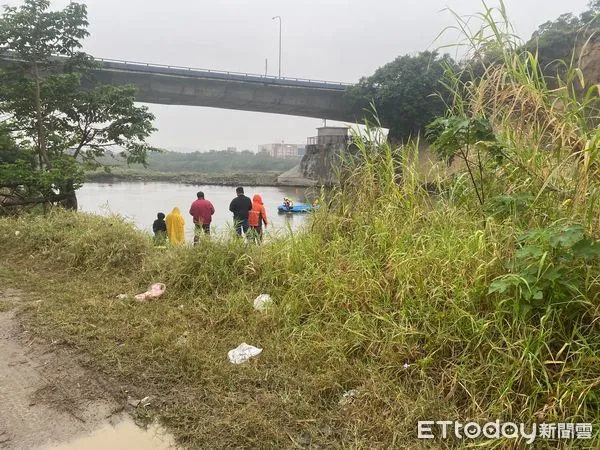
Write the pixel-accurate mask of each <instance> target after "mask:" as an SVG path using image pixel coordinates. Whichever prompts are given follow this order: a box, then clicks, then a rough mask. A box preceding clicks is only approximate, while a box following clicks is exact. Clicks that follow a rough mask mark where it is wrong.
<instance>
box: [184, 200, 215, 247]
mask: <svg viewBox="0 0 600 450" xmlns="http://www.w3.org/2000/svg"><path fill="white" fill-rule="evenodd" d="M196 197H197V199H196V200H194V203H192V206H190V215H191V216H192V218H193V221H194V227H195V230H194V245H196V243H197V242H198V235H199V233H201V232H204V234H210V223H211V222H212V216H213V214H214V213H215V207H214V206H213V204H212V203H211V202H210V201H208V200H206V199H205V198H204V192H202V191H200V192H198V193H196Z"/></svg>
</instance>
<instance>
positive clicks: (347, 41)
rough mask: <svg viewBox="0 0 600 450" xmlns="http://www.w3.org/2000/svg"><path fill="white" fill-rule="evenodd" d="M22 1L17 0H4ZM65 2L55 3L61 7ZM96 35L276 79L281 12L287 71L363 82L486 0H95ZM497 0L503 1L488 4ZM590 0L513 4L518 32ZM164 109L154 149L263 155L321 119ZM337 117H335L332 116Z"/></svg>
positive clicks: (114, 54) (119, 48)
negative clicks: (230, 149)
mask: <svg viewBox="0 0 600 450" xmlns="http://www.w3.org/2000/svg"><path fill="white" fill-rule="evenodd" d="M5 3H9V4H11V5H18V4H19V3H20V2H18V1H5ZM66 3H67V1H65V0H55V1H53V3H52V4H53V6H54V7H62V6H64V5H65V4H66ZM83 3H86V4H87V5H88V19H89V22H90V26H89V31H90V37H89V38H88V39H87V40H86V41H85V45H84V50H85V51H87V52H89V53H91V54H92V55H94V56H96V57H103V58H114V59H124V60H129V61H142V62H150V63H158V64H170V65H180V66H187V67H197V68H206V69H219V70H230V71H239V72H250V73H264V69H265V58H267V59H268V69H269V74H271V75H277V58H278V36H279V34H278V33H279V28H278V23H277V21H276V20H272V19H271V18H272V17H273V16H276V15H280V16H281V17H282V19H283V20H282V23H283V27H282V29H283V33H282V35H283V39H282V40H283V44H282V63H281V64H282V75H283V76H290V77H302V78H312V79H321V80H332V81H346V82H355V81H357V80H358V79H359V78H360V77H361V76H364V75H370V74H372V73H373V72H374V71H375V70H376V69H377V68H378V67H380V66H382V65H384V64H385V63H387V62H389V61H391V60H393V59H394V58H395V57H396V56H398V55H401V54H405V53H416V52H418V51H422V50H426V49H433V48H435V47H436V46H439V45H441V44H446V43H449V42H450V41H451V40H452V39H453V38H454V36H453V35H451V34H450V33H447V34H446V35H445V36H442V38H441V39H440V40H438V41H437V42H436V43H433V41H434V40H435V38H436V36H438V34H439V33H440V31H442V30H443V29H444V28H445V27H447V26H450V25H452V24H453V23H454V21H453V18H452V16H451V14H450V13H449V12H448V11H443V10H444V9H445V8H447V7H450V8H452V9H453V10H455V11H456V12H458V13H459V14H461V15H467V14H474V13H477V12H479V11H481V10H482V3H481V1H480V0H371V1H368V0H318V1H317V0H169V1H163V0H160V1H159V0H87V1H84V2H83ZM488 3H489V4H494V3H495V0H489V1H488ZM587 3H588V0H570V1H568V2H566V1H564V0H506V1H505V4H506V7H507V10H508V12H509V15H510V18H511V21H512V23H513V25H514V27H515V29H516V31H517V33H518V34H519V35H520V36H522V37H524V38H528V37H529V36H530V35H531V33H532V32H533V31H534V30H535V29H536V28H537V26H538V25H540V24H542V23H543V22H545V21H547V20H551V19H555V18H556V17H558V16H559V15H560V14H562V13H565V12H575V13H579V12H581V11H583V10H584V9H585V7H586V5H587ZM148 106H149V108H150V110H151V111H152V112H153V113H154V114H155V115H156V122H155V125H156V128H158V131H157V132H156V133H155V134H154V135H153V136H152V138H151V142H152V143H153V144H154V145H157V146H160V147H163V148H169V149H179V150H182V149H184V148H187V149H198V150H208V149H211V148H215V149H222V148H225V147H227V146H235V147H237V148H238V149H239V150H242V149H250V150H253V151H256V148H257V146H258V144H261V143H270V142H280V141H285V142H287V143H304V142H305V141H306V137H308V136H312V135H314V134H316V132H315V128H316V127H318V126H321V125H322V121H321V120H319V119H309V118H302V117H293V116H283V115H276V114H263V113H254V112H245V111H234V110H224V109H216V108H200V107H184V106H167V105H148ZM328 123H329V122H328Z"/></svg>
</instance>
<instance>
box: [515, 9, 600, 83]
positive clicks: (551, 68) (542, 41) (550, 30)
mask: <svg viewBox="0 0 600 450" xmlns="http://www.w3.org/2000/svg"><path fill="white" fill-rule="evenodd" d="M599 32H600V0H594V1H591V2H590V3H589V4H588V9H587V10H586V11H584V12H583V13H581V14H580V15H579V16H575V15H573V14H571V13H569V14H563V15H561V16H560V17H558V19H556V20H553V21H548V22H546V23H544V24H542V25H540V27H539V28H538V29H537V30H536V31H535V32H534V33H533V35H532V37H531V39H530V40H529V41H528V42H527V44H525V49H526V50H528V51H530V52H532V53H534V52H536V51H537V52H538V54H539V63H540V66H541V67H542V69H543V70H544V73H545V75H547V76H550V77H551V76H556V75H559V76H561V75H563V74H562V71H564V70H565V68H564V64H562V63H561V61H564V62H567V63H569V62H570V61H571V59H572V57H573V56H575V58H576V57H577V56H578V55H577V53H576V52H578V51H580V49H581V48H582V46H583V45H584V44H586V42H588V40H589V39H590V38H594V37H595V38H597V36H598V33H599Z"/></svg>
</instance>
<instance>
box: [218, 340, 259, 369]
mask: <svg viewBox="0 0 600 450" xmlns="http://www.w3.org/2000/svg"><path fill="white" fill-rule="evenodd" d="M262 351H263V349H262V348H257V347H254V346H252V345H248V344H246V343H245V342H242V343H241V344H240V345H238V346H237V347H236V348H234V349H233V350H229V351H228V352H227V357H228V358H229V361H231V363H232V364H242V363H245V362H247V361H248V360H249V359H250V358H252V357H253V356H257V355H260V353H261V352H262Z"/></svg>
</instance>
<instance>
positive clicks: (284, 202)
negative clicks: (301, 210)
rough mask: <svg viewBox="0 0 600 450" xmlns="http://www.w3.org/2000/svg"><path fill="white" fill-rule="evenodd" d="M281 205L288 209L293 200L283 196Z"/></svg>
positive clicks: (291, 205) (291, 206)
mask: <svg viewBox="0 0 600 450" xmlns="http://www.w3.org/2000/svg"><path fill="white" fill-rule="evenodd" d="M283 206H285V209H287V210H288V211H289V210H291V209H292V208H293V207H294V202H293V201H292V200H290V199H289V198H287V197H284V198H283Z"/></svg>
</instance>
